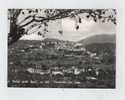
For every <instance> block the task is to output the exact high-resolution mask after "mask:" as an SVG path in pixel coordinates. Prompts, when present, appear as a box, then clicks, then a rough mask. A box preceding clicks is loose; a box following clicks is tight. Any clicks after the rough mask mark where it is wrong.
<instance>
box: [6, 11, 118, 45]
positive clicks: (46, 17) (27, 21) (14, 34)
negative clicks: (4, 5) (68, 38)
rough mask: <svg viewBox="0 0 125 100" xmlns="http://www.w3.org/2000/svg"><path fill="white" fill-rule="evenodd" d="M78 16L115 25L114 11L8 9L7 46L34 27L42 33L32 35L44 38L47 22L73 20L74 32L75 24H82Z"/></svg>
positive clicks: (77, 28) (60, 32)
mask: <svg viewBox="0 0 125 100" xmlns="http://www.w3.org/2000/svg"><path fill="white" fill-rule="evenodd" d="M80 14H85V17H86V18H87V19H91V20H93V21H95V22H101V23H106V22H112V23H113V24H115V25H116V10H115V9H9V10H8V20H9V23H10V31H9V33H8V44H9V45H11V44H13V43H14V42H16V41H17V40H19V39H20V38H21V37H22V36H23V35H25V34H31V33H30V32H29V31H30V30H31V29H32V28H34V27H36V30H38V29H42V32H41V31H38V32H35V31H34V32H33V33H34V34H38V35H40V36H42V37H44V35H45V34H46V33H47V32H48V27H49V25H48V23H49V21H54V20H58V19H63V18H66V17H69V18H71V19H73V20H75V22H76V30H79V25H78V24H77V23H82V17H81V16H80ZM19 16H22V17H19ZM19 18H21V19H19ZM26 27H27V28H26ZM55 27H56V26H55ZM58 32H59V34H61V35H63V30H59V31H58Z"/></svg>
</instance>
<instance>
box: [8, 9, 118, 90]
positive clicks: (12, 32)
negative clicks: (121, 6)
mask: <svg viewBox="0 0 125 100" xmlns="http://www.w3.org/2000/svg"><path fill="white" fill-rule="evenodd" d="M7 13H8V16H7V17H8V20H7V22H8V26H7V27H8V65H7V66H8V68H7V86H8V87H18V88H82V89H84V88H94V89H115V88H116V26H117V18H116V17H117V11H116V9H113V8H110V9H105V8H104V9H47V8H45V9H37V8H32V9H8V11H7Z"/></svg>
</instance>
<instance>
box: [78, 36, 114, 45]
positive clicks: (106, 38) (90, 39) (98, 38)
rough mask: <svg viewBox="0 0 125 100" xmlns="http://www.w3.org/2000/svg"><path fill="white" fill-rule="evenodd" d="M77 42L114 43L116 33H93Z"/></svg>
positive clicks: (84, 43) (86, 43)
mask: <svg viewBox="0 0 125 100" xmlns="http://www.w3.org/2000/svg"><path fill="white" fill-rule="evenodd" d="M78 42H79V43H82V44H83V45H84V46H85V45H88V44H92V43H115V42H116V35H106V34H103V35H94V36H91V37H88V38H86V39H83V40H80V41H78Z"/></svg>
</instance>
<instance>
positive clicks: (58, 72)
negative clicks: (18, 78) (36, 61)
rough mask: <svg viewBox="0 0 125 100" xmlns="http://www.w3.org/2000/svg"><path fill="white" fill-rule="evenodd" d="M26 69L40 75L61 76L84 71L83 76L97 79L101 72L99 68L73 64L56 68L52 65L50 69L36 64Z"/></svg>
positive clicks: (78, 73)
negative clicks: (68, 66) (78, 66)
mask: <svg viewBox="0 0 125 100" xmlns="http://www.w3.org/2000/svg"><path fill="white" fill-rule="evenodd" d="M27 71H28V72H29V73H31V74H40V75H51V76H62V77H65V75H66V74H68V75H69V76H70V75H71V74H72V75H75V76H77V75H80V74H81V73H85V74H84V75H86V76H84V77H86V79H88V80H97V77H98V76H99V75H100V74H101V73H100V70H99V68H93V67H91V66H89V67H85V68H77V67H75V66H71V67H70V68H66V69H64V68H58V67H52V68H51V69H47V70H43V69H42V68H39V67H37V66H36V68H28V69H27Z"/></svg>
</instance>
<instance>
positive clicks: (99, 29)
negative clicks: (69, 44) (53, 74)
mask: <svg viewBox="0 0 125 100" xmlns="http://www.w3.org/2000/svg"><path fill="white" fill-rule="evenodd" d="M48 30H49V32H48V33H47V34H46V35H45V36H46V38H57V39H61V40H69V41H79V40H81V39H84V38H86V37H88V36H92V35H95V34H115V33H116V25H114V24H113V23H111V22H108V23H101V22H97V23H96V22H94V21H93V20H87V19H82V23H80V24H79V30H76V29H75V21H74V20H73V19H71V18H65V19H61V20H57V21H51V22H49V27H48ZM59 30H62V31H63V35H61V34H59V33H58V31H59ZM21 39H30V40H31V39H34V40H40V39H43V37H42V36H38V35H36V34H31V35H25V36H23V37H22V38H21Z"/></svg>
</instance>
